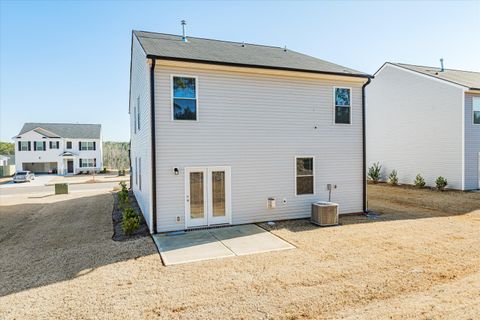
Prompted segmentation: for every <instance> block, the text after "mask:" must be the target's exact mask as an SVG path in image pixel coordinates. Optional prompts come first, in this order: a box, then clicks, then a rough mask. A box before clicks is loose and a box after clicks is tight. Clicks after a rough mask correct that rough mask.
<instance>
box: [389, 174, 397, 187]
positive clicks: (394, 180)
mask: <svg viewBox="0 0 480 320" xmlns="http://www.w3.org/2000/svg"><path fill="white" fill-rule="evenodd" d="M388 182H389V183H390V184H391V185H394V186H396V185H397V184H398V177H397V170H392V172H391V173H390V175H389V176H388Z"/></svg>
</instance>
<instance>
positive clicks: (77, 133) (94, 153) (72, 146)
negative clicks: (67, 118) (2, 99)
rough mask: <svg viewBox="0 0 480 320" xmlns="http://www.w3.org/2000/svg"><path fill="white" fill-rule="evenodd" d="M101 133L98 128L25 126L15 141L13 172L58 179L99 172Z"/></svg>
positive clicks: (86, 125) (68, 125)
mask: <svg viewBox="0 0 480 320" xmlns="http://www.w3.org/2000/svg"><path fill="white" fill-rule="evenodd" d="M101 131H102V127H101V125H99V124H75V123H25V124H24V125H23V128H22V130H21V131H20V133H19V134H18V135H17V136H15V137H14V140H15V167H16V170H17V171H20V170H29V171H32V172H35V173H58V174H61V175H68V174H77V173H80V172H91V171H93V170H95V171H100V170H101V168H102V163H103V160H102V134H101Z"/></svg>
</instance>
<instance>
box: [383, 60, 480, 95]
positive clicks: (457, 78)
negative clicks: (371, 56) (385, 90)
mask: <svg viewBox="0 0 480 320" xmlns="http://www.w3.org/2000/svg"><path fill="white" fill-rule="evenodd" d="M390 63H391V62H390ZM391 64H393V65H396V66H398V67H402V68H405V69H408V70H411V71H416V72H419V73H422V74H425V75H429V76H431V77H434V78H438V79H441V80H445V81H448V82H452V83H455V84H458V85H461V86H464V87H467V88H469V89H471V90H480V72H475V71H463V70H454V69H444V71H441V69H440V68H435V67H427V66H418V65H413V64H405V63H391Z"/></svg>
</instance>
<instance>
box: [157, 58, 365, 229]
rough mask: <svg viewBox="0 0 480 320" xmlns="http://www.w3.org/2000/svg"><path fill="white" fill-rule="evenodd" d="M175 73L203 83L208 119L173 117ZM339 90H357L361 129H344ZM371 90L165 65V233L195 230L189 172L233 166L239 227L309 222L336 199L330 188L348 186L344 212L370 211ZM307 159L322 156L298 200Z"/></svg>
mask: <svg viewBox="0 0 480 320" xmlns="http://www.w3.org/2000/svg"><path fill="white" fill-rule="evenodd" d="M172 74H175V75H187V76H196V77H198V84H197V87H198V118H199V121H198V122H196V121H172V120H171V119H172V115H171V75H172ZM334 86H340V87H341V86H345V87H350V88H352V101H353V106H352V109H353V110H352V112H353V124H352V125H334V118H333V117H334V112H333V87H334ZM361 86H362V84H361V83H358V82H356V83H350V82H337V81H325V80H318V79H306V78H297V77H283V76H277V77H274V76H267V75H260V74H247V73H234V72H226V71H211V70H210V71H207V70H202V69H193V68H189V69H185V68H174V67H160V66H159V67H158V68H157V69H156V72H155V103H156V117H155V123H156V150H157V165H156V166H157V175H156V178H157V185H158V188H157V207H158V210H157V213H158V214H157V217H158V219H157V223H158V231H160V232H161V231H169V230H178V229H183V228H184V227H185V224H184V222H185V221H184V220H185V202H184V201H185V185H184V184H185V176H184V175H185V168H186V167H195V166H230V167H231V192H232V217H233V220H232V222H233V224H241V223H250V222H257V221H268V220H279V219H292V218H305V217H308V216H309V215H310V210H311V203H312V202H314V201H316V200H328V191H327V184H328V183H331V184H336V185H337V186H338V188H337V189H335V190H334V191H333V194H332V201H334V202H338V203H339V204H340V210H341V213H353V212H361V211H362V204H363V203H362V194H363V190H362V185H363V184H362V100H361V99H362V90H361ZM315 127H317V128H315ZM303 155H308V156H314V157H315V194H314V195H303V196H295V162H294V161H295V160H294V159H295V156H303ZM174 167H178V168H179V169H180V174H179V175H174V173H173V168H174ZM268 197H275V198H276V199H277V207H276V208H275V209H267V207H266V203H267V198H268ZM283 199H286V201H287V203H286V204H283V203H282V201H283ZM177 217H180V222H176V218H177Z"/></svg>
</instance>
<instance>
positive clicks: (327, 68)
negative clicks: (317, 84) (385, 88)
mask: <svg viewBox="0 0 480 320" xmlns="http://www.w3.org/2000/svg"><path fill="white" fill-rule="evenodd" d="M133 34H134V35H135V36H136V37H137V39H138V41H139V42H140V44H141V46H142V48H143V50H144V51H145V53H146V55H147V57H148V58H157V59H161V58H164V59H175V60H185V61H195V62H204V63H216V64H225V65H235V66H246V67H257V68H269V69H280V70H292V71H305V72H316V73H326V74H340V75H346V76H355V77H365V78H368V77H371V76H370V75H368V74H366V73H363V72H360V71H357V70H353V69H350V68H346V67H343V66H340V65H337V64H334V63H331V62H327V61H324V60H321V59H317V58H314V57H311V56H308V55H305V54H302V53H299V52H295V51H292V50H290V49H287V50H286V51H285V50H284V48H280V47H272V46H263V45H256V44H248V43H246V44H245V45H244V46H243V44H242V43H239V42H229V41H220V40H212V39H203V38H195V37H188V42H184V41H182V37H181V36H177V35H171V34H164V33H154V32H145V31H133Z"/></svg>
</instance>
